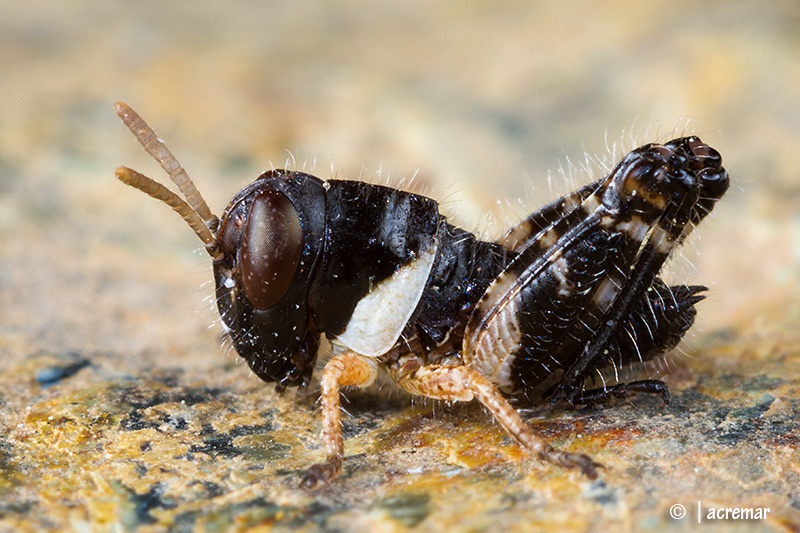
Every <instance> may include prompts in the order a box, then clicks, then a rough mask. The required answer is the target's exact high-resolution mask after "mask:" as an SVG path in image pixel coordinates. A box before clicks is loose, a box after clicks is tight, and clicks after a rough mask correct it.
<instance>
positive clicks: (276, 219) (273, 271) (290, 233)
mask: <svg viewBox="0 0 800 533" xmlns="http://www.w3.org/2000/svg"><path fill="white" fill-rule="evenodd" d="M302 248H303V228H302V225H301V223H300V217H299V216H298V215H297V210H296V209H295V208H294V205H293V204H292V202H291V201H290V200H289V198H287V197H286V195H284V194H283V193H281V192H279V191H275V190H272V189H264V190H261V191H259V192H258V193H256V196H255V198H254V199H253V203H252V204H251V206H250V213H248V216H247V222H246V224H245V228H244V235H243V237H242V251H241V254H242V255H241V269H242V283H243V285H244V292H245V294H246V295H247V299H248V300H250V302H251V303H252V304H253V305H254V306H255V307H256V308H257V309H267V308H269V307H272V306H273V305H275V304H276V303H278V302H279V301H280V300H281V298H283V297H284V295H285V294H286V291H287V290H289V285H291V283H292V280H293V279H294V275H295V272H296V271H297V265H298V263H299V262H300V252H301V251H302Z"/></svg>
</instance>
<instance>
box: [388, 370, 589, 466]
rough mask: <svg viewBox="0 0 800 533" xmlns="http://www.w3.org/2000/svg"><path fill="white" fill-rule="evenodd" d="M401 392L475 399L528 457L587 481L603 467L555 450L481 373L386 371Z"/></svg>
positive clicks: (434, 396) (464, 371)
mask: <svg viewBox="0 0 800 533" xmlns="http://www.w3.org/2000/svg"><path fill="white" fill-rule="evenodd" d="M389 371H390V374H392V376H393V377H394V379H395V380H396V381H397V383H398V384H399V385H400V387H402V388H403V389H404V390H406V391H408V392H410V393H411V394H416V395H419V396H427V397H428V398H434V399H437V400H449V401H455V400H458V401H463V402H468V401H471V400H472V399H477V400H478V401H479V402H481V403H482V404H483V405H484V407H486V408H487V409H488V410H489V412H491V413H492V415H493V416H494V418H495V420H497V421H498V422H499V423H500V425H501V426H503V429H505V430H506V431H507V432H508V434H509V435H511V436H512V437H514V439H516V441H517V442H518V443H519V444H520V445H521V446H522V447H523V448H525V449H526V450H527V451H528V452H529V453H531V454H532V455H535V456H536V457H538V458H540V459H541V460H543V461H546V462H548V463H551V464H554V465H558V466H562V467H565V468H577V469H580V471H581V472H582V473H583V474H584V475H585V476H586V477H588V478H589V479H595V478H596V477H597V471H596V469H597V468H598V467H601V466H602V465H600V464H598V463H596V462H594V461H593V460H592V459H591V457H589V456H588V455H584V454H577V453H569V452H565V451H562V450H557V449H555V448H553V446H552V445H551V444H550V443H549V442H547V440H545V438H544V437H542V436H541V435H540V434H539V433H537V432H536V431H534V430H533V428H531V427H530V426H529V425H528V424H526V423H525V421H524V420H522V417H520V416H519V413H517V411H516V410H515V409H514V408H513V407H512V406H511V404H510V403H508V401H507V400H506V399H505V398H504V397H503V395H502V394H500V391H498V390H497V388H496V387H495V386H494V385H493V384H492V383H491V382H490V381H489V380H488V379H487V378H486V377H485V376H483V375H482V374H481V373H479V372H478V371H477V370H474V369H472V368H470V367H467V366H463V365H427V366H420V365H419V364H415V362H414V361H413V360H412V361H409V362H406V363H405V364H402V365H399V366H396V367H393V368H390V369H389Z"/></svg>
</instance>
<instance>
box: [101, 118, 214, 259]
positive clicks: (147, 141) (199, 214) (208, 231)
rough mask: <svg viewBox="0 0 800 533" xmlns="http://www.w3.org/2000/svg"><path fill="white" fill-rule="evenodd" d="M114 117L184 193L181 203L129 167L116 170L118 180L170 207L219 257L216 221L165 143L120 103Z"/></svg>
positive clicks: (167, 190)
mask: <svg viewBox="0 0 800 533" xmlns="http://www.w3.org/2000/svg"><path fill="white" fill-rule="evenodd" d="M115 109H116V111H117V116H119V118H120V119H122V122H123V123H124V124H125V125H126V126H127V127H128V129H129V130H131V133H133V135H134V136H135V137H136V139H137V140H138V141H139V143H140V144H141V145H142V147H144V149H145V151H146V152H147V153H148V154H150V156H151V157H152V158H153V159H155V160H156V161H158V163H159V164H160V165H161V168H163V169H164V171H165V172H166V173H167V174H169V177H170V179H171V180H172V181H173V183H175V185H177V186H178V188H179V189H180V191H181V194H183V197H184V198H185V199H186V200H184V199H183V198H181V197H180V196H178V195H177V194H175V193H173V192H172V191H170V190H169V189H167V188H166V187H164V186H163V185H161V184H160V183H158V182H157V181H155V180H153V179H151V178H148V177H147V176H145V175H143V174H140V173H139V172H136V171H135V170H132V169H130V168H128V167H119V168H118V169H117V172H116V173H117V178H118V179H119V180H120V181H121V182H123V183H125V184H126V185H130V186H131V187H135V188H137V189H139V190H140V191H142V192H143V193H145V194H147V195H149V196H151V197H153V198H155V199H157V200H161V201H162V202H164V203H165V204H167V205H169V206H170V207H171V208H172V209H173V210H174V211H175V212H176V213H178V214H179V215H180V216H181V218H183V220H185V221H186V223H187V224H189V226H190V227H191V228H192V229H193V230H194V232H195V234H196V235H197V236H198V237H199V238H200V240H201V241H203V242H204V243H205V245H206V250H207V251H208V253H209V254H211V256H212V257H213V258H214V259H219V258H221V257H222V252H220V250H219V248H218V246H217V240H216V238H215V237H214V234H213V233H212V232H213V231H216V229H217V226H218V225H219V219H218V218H217V217H216V216H215V215H214V214H213V213H212V212H211V209H209V207H208V204H206V201H205V200H203V196H202V195H201V194H200V191H198V190H197V187H195V185H194V183H193V182H192V180H191V178H190V177H189V175H188V174H187V173H186V171H185V170H184V169H183V167H181V165H180V163H178V160H177V159H176V158H175V156H174V155H172V152H170V151H169V148H167V145H166V144H164V141H162V140H161V139H159V138H158V136H156V133H155V132H154V131H153V129H152V128H151V127H150V126H148V125H147V123H146V122H145V121H144V119H142V117H140V116H139V115H138V114H137V113H136V111H134V110H133V109H131V108H130V107H129V106H128V105H127V104H125V103H123V102H117V103H116V105H115Z"/></svg>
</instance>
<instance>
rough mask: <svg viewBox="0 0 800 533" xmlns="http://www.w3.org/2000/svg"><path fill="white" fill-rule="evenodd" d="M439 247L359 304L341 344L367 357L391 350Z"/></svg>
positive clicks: (434, 244) (434, 246) (432, 246)
mask: <svg viewBox="0 0 800 533" xmlns="http://www.w3.org/2000/svg"><path fill="white" fill-rule="evenodd" d="M438 247H439V243H438V241H437V240H434V241H433V242H432V243H431V244H430V245H429V246H428V247H427V248H426V249H424V250H422V251H421V252H420V253H419V255H418V256H417V258H416V259H415V260H414V261H412V262H410V263H409V264H407V265H404V266H402V267H400V268H398V269H397V271H395V273H394V274H392V275H391V276H389V277H388V278H386V279H385V280H383V281H381V282H380V283H378V284H377V285H375V286H374V287H373V288H372V290H371V291H369V293H368V294H367V295H366V296H364V297H363V298H362V299H361V300H360V301H359V302H358V304H357V305H356V308H355V309H354V310H353V315H352V316H351V317H350V321H349V322H348V323H347V328H345V330H344V333H342V334H341V335H339V336H338V337H337V338H336V340H337V341H338V343H340V344H343V345H345V346H346V347H347V348H348V349H350V350H351V351H354V352H356V353H359V354H361V355H364V356H367V357H378V356H380V355H383V354H385V353H386V352H388V351H389V350H391V349H392V346H394V345H395V343H396V342H397V339H399V338H400V333H402V331H403V328H405V326H406V323H407V322H408V319H409V318H411V314H412V313H413V312H414V309H416V308H417V304H418V303H419V299H420V298H421V297H422V291H423V290H424V289H425V284H426V283H427V281H428V276H430V273H431V268H432V267H433V262H434V260H435V259H436V251H437V249H438Z"/></svg>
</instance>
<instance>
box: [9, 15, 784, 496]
mask: <svg viewBox="0 0 800 533" xmlns="http://www.w3.org/2000/svg"><path fill="white" fill-rule="evenodd" d="M799 27H800V4H798V3H797V2H796V1H794V0H786V1H779V0H776V1H769V2H763V1H756V0H753V1H737V2H723V1H711V2H702V3H698V2H689V1H682V0H669V1H653V2H627V1H607V2H593V3H585V2H573V1H566V2H546V1H496V2H483V1H440V2H428V1H419V0H410V1H405V2H388V1H360V0H357V1H341V0H334V1H328V2H311V1H297V2H247V1H231V2H224V3H223V2H220V3H203V4H200V3H197V2H190V1H171V2H163V1H152V0H148V1H142V2H135V3H130V2H113V1H106V2H98V1H86V0H83V1H81V0H78V1H73V2H56V1H51V0H42V1H38V2H35V3H22V2H4V3H2V5H0V371H1V372H2V374H3V377H2V378H0V379H2V381H3V390H2V392H0V409H2V411H3V415H2V417H0V427H4V428H10V427H14V426H16V424H17V423H19V421H20V418H19V417H20V416H22V415H21V414H20V413H22V412H24V409H25V406H26V405H29V404H30V402H35V401H40V400H41V398H43V397H49V396H47V394H48V393H47V392H46V391H43V390H39V389H38V388H36V387H35V386H34V385H32V383H33V382H32V381H31V379H32V378H31V376H33V375H35V373H36V372H37V371H38V370H37V369H39V367H41V366H42V365H44V364H45V363H44V362H42V361H50V360H51V359H52V358H54V357H55V358H56V359H58V358H63V357H65V356H64V355H63V354H81V355H80V357H83V358H89V359H93V361H97V362H96V363H95V365H96V366H95V374H93V375H94V376H95V378H92V379H100V378H98V377H96V376H101V377H103V378H104V379H105V378H107V377H109V376H117V377H118V376H126V377H129V376H137V375H141V373H142V372H150V369H152V368H153V367H155V368H159V367H161V368H164V367H170V368H171V367H176V368H183V367H185V366H188V367H189V368H188V369H187V370H186V372H188V374H187V376H189V377H188V378H187V379H191V376H193V375H195V374H192V372H195V373H196V375H197V376H202V375H204V373H208V372H214V371H217V369H219V368H220V365H223V364H227V365H234V362H235V359H236V358H235V357H234V356H233V355H230V354H229V355H227V356H221V355H220V353H219V352H220V350H219V349H218V348H217V344H216V343H217V339H216V337H217V333H218V331H217V329H216V328H215V327H212V328H211V329H209V327H208V326H209V325H210V324H212V323H213V320H214V318H215V311H214V309H213V305H212V302H210V301H208V300H207V299H206V300H204V298H207V297H208V296H210V294H211V292H212V287H211V286H210V285H208V282H209V280H210V268H209V267H210V265H209V264H208V261H207V258H206V257H203V254H202V253H201V252H199V251H198V249H199V243H198V242H197V240H196V238H195V237H194V235H193V234H192V233H191V232H190V231H189V230H188V228H186V227H185V225H184V224H183V223H182V222H181V221H180V220H179V219H178V218H177V217H176V216H175V215H174V214H173V213H172V212H171V211H170V210H169V209H167V208H166V207H165V206H163V205H159V204H158V203H156V202H154V201H152V200H150V199H148V198H145V197H144V196H143V195H141V194H140V193H137V192H135V191H133V190H129V189H127V188H125V187H124V186H123V185H121V184H120V183H118V182H117V181H116V180H115V179H114V169H115V168H116V167H117V166H119V165H123V164H124V165H127V166H131V167H133V168H136V169H138V170H140V171H142V172H144V173H146V174H148V175H150V176H152V177H154V178H157V179H162V177H163V173H162V172H161V170H160V168H158V166H157V165H156V163H154V162H153V161H151V160H149V158H148V156H147V155H146V154H145V153H144V152H143V151H142V150H141V148H140V147H139V145H138V143H137V142H136V140H135V139H134V138H133V137H132V136H131V135H130V133H129V132H128V131H127V130H126V129H125V128H124V126H123V125H122V124H121V123H120V122H119V120H118V119H117V117H116V116H115V114H114V110H113V104H114V102H115V101H117V100H122V101H125V102H127V103H128V104H130V105H131V106H132V107H133V108H134V109H136V110H137V111H138V112H139V113H140V114H141V115H142V116H143V117H144V118H145V119H146V120H147V121H148V122H149V123H150V125H151V126H152V127H153V128H154V129H155V130H156V132H157V133H158V134H159V136H160V137H162V138H163V139H165V140H166V142H167V144H168V146H169V147H170V148H171V149H172V151H173V152H174V153H175V154H176V155H177V157H178V159H179V160H180V161H181V163H182V164H183V166H184V167H185V168H186V169H187V170H188V172H189V174H190V175H191V176H192V177H193V179H194V180H195V182H196V183H197V185H198V187H199V189H200V190H201V191H202V193H203V194H204V196H205V197H206V199H207V201H208V202H209V204H210V206H211V208H212V209H213V210H214V211H215V212H217V213H219V212H221V210H222V209H223V208H224V206H225V205H226V204H227V201H228V200H229V199H230V198H231V197H232V196H233V194H235V193H236V192H237V191H238V190H239V189H240V188H241V187H242V186H244V185H245V184H246V183H247V182H249V181H251V180H252V179H254V178H255V177H256V176H257V175H258V174H259V173H260V172H262V171H263V170H266V169H267V168H270V167H272V166H276V167H284V166H288V167H290V168H296V169H301V170H305V171H308V172H311V173H313V174H316V175H318V176H320V177H322V178H329V177H340V178H350V179H364V180H367V181H374V182H379V183H389V184H393V185H395V186H399V185H404V186H406V187H409V188H412V189H413V190H415V191H422V192H425V193H426V194H429V195H431V196H433V197H435V198H437V199H438V200H440V202H441V203H442V210H443V211H444V212H445V213H447V214H448V216H450V217H451V218H452V219H453V220H455V221H456V222H458V223H460V224H462V225H464V226H465V227H467V228H469V229H472V230H475V231H478V232H480V233H481V234H482V235H484V236H487V237H495V236H497V235H498V234H499V232H500V231H501V228H502V226H503V225H505V224H508V223H511V222H513V221H514V220H516V219H518V218H520V217H522V216H524V215H526V214H527V213H529V212H530V211H532V210H534V209H535V208H537V207H539V206H541V205H543V204H545V203H547V202H548V201H550V200H552V199H553V198H555V197H556V196H557V195H558V194H561V193H564V192H567V191H568V190H570V189H571V188H574V187H575V186H577V185H579V184H583V183H585V182H588V181H589V180H591V179H595V178H597V177H599V176H600V175H602V173H603V172H604V169H603V166H602V162H606V163H609V162H613V159H614V158H616V157H619V156H621V155H622V154H623V153H624V152H625V151H627V150H629V149H631V148H633V147H635V146H636V145H638V144H641V143H644V142H650V141H655V140H661V141H664V140H667V139H668V138H670V137H672V136H679V135H682V134H686V133H689V132H691V133H695V134H697V135H699V136H701V138H702V139H703V140H704V141H706V142H707V143H709V144H710V145H712V146H714V147H715V148H717V149H718V150H719V151H720V152H721V154H722V156H723V162H724V164H725V166H726V168H727V169H728V171H729V172H730V175H731V179H732V187H731V189H730V191H729V193H728V195H727V197H726V198H725V199H724V200H723V201H722V202H721V203H720V204H719V205H718V207H717V209H716V211H715V213H714V215H713V218H710V219H709V220H708V221H707V222H704V224H703V225H702V227H701V228H700V229H699V231H698V232H697V234H695V235H693V236H692V239H691V242H690V243H689V244H688V245H687V246H686V247H685V249H684V251H683V252H682V253H681V255H680V257H678V258H676V260H675V261H674V264H673V267H672V274H670V276H671V278H672V279H673V280H675V281H678V282H688V283H702V284H706V285H708V286H709V287H710V288H711V292H710V295H709V298H708V300H707V301H705V302H703V303H702V304H701V309H700V316H699V319H698V324H697V328H695V330H694V333H693V334H692V335H691V337H690V338H689V339H688V346H690V348H689V351H690V353H691V357H690V358H688V361H689V362H688V363H686V360H685V359H684V360H683V362H682V363H681V364H688V365H689V367H690V368H691V369H692V371H694V372H703V371H705V370H707V369H708V368H709V367H712V366H713V367H714V368H718V369H719V368H722V369H735V368H737V367H739V366H741V365H742V364H743V363H742V361H745V360H749V359H748V358H752V357H755V358H756V359H757V360H758V361H761V363H759V364H764V365H767V364H768V365H780V361H784V360H789V361H796V360H797V359H796V355H797V353H798V345H799V343H798V341H800V335H799V334H798V333H797V332H796V329H797V328H796V326H797V324H798V318H800V311H799V309H800V308H799V306H798V296H800V294H799V293H800V290H798V286H799V285H798V281H799V280H800V149H798V148H799V147H800V90H798V87H800V32H798V31H797V29H798V28H799ZM692 346H693V347H694V348H695V351H694V352H692V351H691V350H692V348H691V347H692ZM698 346H699V347H704V346H712V347H714V346H715V347H716V349H717V351H716V352H715V353H716V357H717V358H716V359H715V358H714V357H713V356H712V357H710V358H709V359H704V358H703V356H702V355H698V354H697V353H696V352H697V350H696V349H697V347H698ZM721 346H724V349H722V348H720V347H721ZM165 354H167V357H165ZM723 355H724V356H723ZM70 357H72V356H71V355H70ZM792 357H795V358H794V359H792ZM782 358H783V359H782ZM787 358H788V359H787ZM48 364H49V363H48ZM679 366H680V365H679ZM776 368H777V370H775V373H777V374H784V375H794V374H793V372H794V373H796V370H794V369H793V368H794V367H791V366H790V367H789V368H781V367H780V366H778V367H776ZM225 371H226V372H227V371H228V370H225ZM232 371H233V372H238V374H237V375H238V376H240V377H241V376H245V375H246V369H244V368H243V367H242V365H238V366H236V368H235V369H234V370H232ZM709 371H710V370H709ZM264 390H267V389H264ZM51 394H52V393H51ZM42 395H44V396H42ZM3 432H4V433H5V432H6V429H4V430H3ZM3 442H5V440H3V438H2V437H0V449H3V448H2V446H3ZM8 446H11V445H10V444H9V445H8ZM9 449H10V448H9ZM0 488H1V487H0ZM2 497H3V493H2V492H0V498H2ZM795 501H800V500H795ZM798 506H800V503H798Z"/></svg>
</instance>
